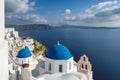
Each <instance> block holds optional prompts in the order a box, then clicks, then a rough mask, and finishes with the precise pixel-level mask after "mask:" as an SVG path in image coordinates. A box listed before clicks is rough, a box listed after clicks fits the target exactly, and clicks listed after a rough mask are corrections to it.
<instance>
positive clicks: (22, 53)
mask: <svg viewBox="0 0 120 80" xmlns="http://www.w3.org/2000/svg"><path fill="white" fill-rule="evenodd" d="M30 56H32V53H31V51H30V50H29V48H28V47H27V46H26V47H25V48H23V49H21V50H20V51H19V52H18V54H17V57H18V58H28V57H30Z"/></svg>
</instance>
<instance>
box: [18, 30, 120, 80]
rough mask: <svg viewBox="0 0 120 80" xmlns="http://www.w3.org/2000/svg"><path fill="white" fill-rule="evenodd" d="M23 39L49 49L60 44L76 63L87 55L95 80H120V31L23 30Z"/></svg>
mask: <svg viewBox="0 0 120 80" xmlns="http://www.w3.org/2000/svg"><path fill="white" fill-rule="evenodd" d="M19 35H20V36H29V37H32V38H35V39H36V40H38V41H40V42H41V43H43V44H44V45H45V46H46V47H47V48H50V47H51V46H52V45H54V44H56V43H57V41H60V43H61V44H64V45H66V46H67V47H68V48H69V50H70V52H71V54H72V55H73V56H74V59H75V61H78V60H79V58H80V56H81V55H83V54H86V55H87V56H88V57H89V60H90V62H91V64H92V66H93V67H92V68H93V76H94V80H120V29H82V28H64V29H57V28H56V29H50V30H20V31H19Z"/></svg>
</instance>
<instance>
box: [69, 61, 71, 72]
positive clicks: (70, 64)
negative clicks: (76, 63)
mask: <svg viewBox="0 0 120 80" xmlns="http://www.w3.org/2000/svg"><path fill="white" fill-rule="evenodd" d="M69 70H71V62H69Z"/></svg>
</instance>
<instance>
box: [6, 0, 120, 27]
mask: <svg viewBox="0 0 120 80" xmlns="http://www.w3.org/2000/svg"><path fill="white" fill-rule="evenodd" d="M5 23H6V24H51V25H65V24H68V25H79V26H95V27H101V26H102V27H120V0H5Z"/></svg>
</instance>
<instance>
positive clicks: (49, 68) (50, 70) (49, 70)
mask: <svg viewBox="0 0 120 80" xmlns="http://www.w3.org/2000/svg"><path fill="white" fill-rule="evenodd" d="M49 71H51V63H49Z"/></svg>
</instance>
